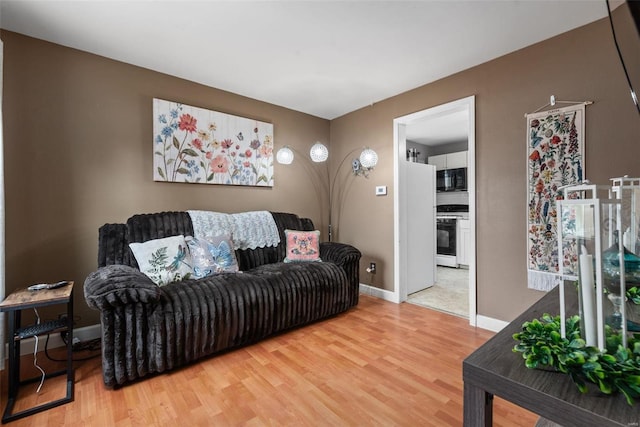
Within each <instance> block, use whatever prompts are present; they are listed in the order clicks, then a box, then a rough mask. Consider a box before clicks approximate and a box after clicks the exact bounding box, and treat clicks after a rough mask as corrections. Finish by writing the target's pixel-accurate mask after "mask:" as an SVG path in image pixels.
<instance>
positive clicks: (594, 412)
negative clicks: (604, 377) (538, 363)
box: [462, 285, 640, 427]
mask: <svg viewBox="0 0 640 427" xmlns="http://www.w3.org/2000/svg"><path fill="white" fill-rule="evenodd" d="M565 289H566V293H565V294H566V295H567V296H570V295H574V294H575V292H571V291H570V289H569V285H567V288H565ZM558 294H559V291H558V288H556V289H554V290H553V291H551V292H549V293H548V294H547V295H545V296H544V297H543V298H542V299H540V300H539V301H538V302H537V303H535V304H534V305H533V306H531V308H529V309H528V310H527V311H525V312H524V313H522V314H521V315H520V316H519V317H518V318H517V319H515V320H514V321H513V322H511V323H510V324H509V325H508V326H507V327H506V328H504V329H503V330H502V331H500V332H499V333H498V334H496V335H495V336H494V337H493V338H491V339H490V340H489V341H487V342H486V343H485V344H484V345H483V346H482V347H480V348H478V350H476V351H475V352H474V353H472V354H471V355H470V356H469V357H467V358H466V359H465V360H464V362H463V364H462V375H463V379H464V425H465V426H466V427H472V426H483V427H485V426H491V425H492V423H493V420H492V406H493V396H498V397H500V398H502V399H505V400H508V401H510V402H513V403H515V404H516V405H519V406H521V407H523V408H526V409H528V410H530V411H532V412H534V413H536V414H538V415H540V416H542V417H544V418H546V419H548V420H550V421H553V422H556V423H558V424H560V425H562V426H565V427H571V426H575V427H584V426H598V427H604V426H625V427H629V426H640V402H637V403H636V404H635V405H634V406H629V405H628V404H627V401H626V400H625V398H624V396H623V395H622V394H616V395H613V396H607V395H604V394H602V393H600V392H599V390H598V389H597V387H596V386H595V385H593V387H591V385H590V386H589V387H590V388H589V392H588V393H586V394H582V393H580V391H579V390H578V388H577V387H576V386H575V384H574V383H573V382H572V381H571V379H570V378H569V377H568V376H567V375H565V374H562V373H557V372H549V371H543V370H535V369H527V368H526V367H525V365H524V359H523V358H522V354H521V353H514V352H513V351H512V348H513V346H514V345H515V344H516V341H515V340H514V339H513V338H512V335H513V334H514V333H516V332H519V331H520V330H522V324H523V323H524V322H526V321H528V320H532V319H535V318H539V317H541V316H542V315H543V314H544V313H549V314H551V315H557V314H559V313H560V311H559V301H558ZM574 299H576V298H574ZM573 303H574V304H575V303H577V302H576V301H573Z"/></svg>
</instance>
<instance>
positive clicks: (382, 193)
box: [376, 185, 387, 196]
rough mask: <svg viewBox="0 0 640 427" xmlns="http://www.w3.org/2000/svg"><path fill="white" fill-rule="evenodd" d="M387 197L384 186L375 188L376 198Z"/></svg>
mask: <svg viewBox="0 0 640 427" xmlns="http://www.w3.org/2000/svg"><path fill="white" fill-rule="evenodd" d="M386 195H387V186H386V185H378V186H376V196H386Z"/></svg>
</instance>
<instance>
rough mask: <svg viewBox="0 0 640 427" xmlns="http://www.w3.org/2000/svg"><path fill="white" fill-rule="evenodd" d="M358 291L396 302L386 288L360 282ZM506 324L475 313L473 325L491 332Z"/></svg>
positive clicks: (393, 294) (499, 329) (393, 295)
mask: <svg viewBox="0 0 640 427" xmlns="http://www.w3.org/2000/svg"><path fill="white" fill-rule="evenodd" d="M360 293H361V294H364V295H371V296H372V297H376V298H380V299H383V300H385V301H390V302H393V303H397V301H396V299H395V293H394V292H391V291H388V290H386V289H380V288H376V287H374V286H370V285H365V284H363V283H360ZM508 324H509V322H505V321H504V320H498V319H494V318H492V317H487V316H482V315H480V314H478V315H476V324H475V326H476V327H477V328H481V329H486V330H488V331H492V332H500V331H501V330H502V329H504V327H505V326H507V325H508Z"/></svg>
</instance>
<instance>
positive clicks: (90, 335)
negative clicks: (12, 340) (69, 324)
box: [5, 324, 102, 366]
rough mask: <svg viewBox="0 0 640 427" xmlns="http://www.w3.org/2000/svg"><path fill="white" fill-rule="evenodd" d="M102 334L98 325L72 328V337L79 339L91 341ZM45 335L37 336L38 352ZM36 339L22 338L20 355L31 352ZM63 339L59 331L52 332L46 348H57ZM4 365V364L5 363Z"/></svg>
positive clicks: (42, 347)
mask: <svg viewBox="0 0 640 427" xmlns="http://www.w3.org/2000/svg"><path fill="white" fill-rule="evenodd" d="M101 335H102V329H101V328H100V325H99V324H97V325H90V326H85V327H82V328H75V329H74V330H73V337H74V338H77V339H79V340H80V341H91V340H93V339H96V338H100V336H101ZM46 339H47V337H46V336H44V335H43V336H41V337H38V352H41V351H44V343H45V342H46ZM35 345H36V340H35V338H26V339H23V340H22V344H21V345H20V356H24V355H25V354H33V351H34V349H35ZM64 345H65V344H64V341H62V338H61V337H60V334H59V333H54V334H51V335H50V336H49V343H48V344H47V348H48V349H51V348H58V347H64ZM5 354H6V355H7V357H9V356H8V355H9V348H8V344H7V345H6V347H5ZM5 366H6V364H5Z"/></svg>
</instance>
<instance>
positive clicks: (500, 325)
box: [476, 314, 509, 332]
mask: <svg viewBox="0 0 640 427" xmlns="http://www.w3.org/2000/svg"><path fill="white" fill-rule="evenodd" d="M508 324H509V322H505V321H504V320H498V319H494V318H492V317H487V316H482V315H480V314H478V315H477V316H476V326H477V327H478V328H482V329H487V330H489V331H493V332H500V331H501V330H503V329H504V328H505V327H506V326H507V325H508Z"/></svg>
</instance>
